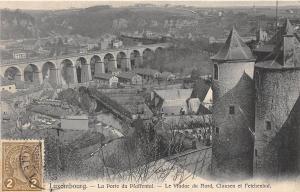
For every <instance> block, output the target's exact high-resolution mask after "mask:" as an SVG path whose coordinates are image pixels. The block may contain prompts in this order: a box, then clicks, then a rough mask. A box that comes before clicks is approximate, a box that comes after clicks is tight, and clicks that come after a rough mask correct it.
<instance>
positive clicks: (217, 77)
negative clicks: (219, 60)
mask: <svg viewBox="0 0 300 192" xmlns="http://www.w3.org/2000/svg"><path fill="white" fill-rule="evenodd" d="M214 79H215V80H219V66H218V65H217V64H214Z"/></svg>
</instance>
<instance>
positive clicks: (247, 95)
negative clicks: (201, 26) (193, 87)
mask: <svg viewBox="0 0 300 192" xmlns="http://www.w3.org/2000/svg"><path fill="white" fill-rule="evenodd" d="M211 59H212V61H213V65H214V67H213V83H212V89H213V101H214V105H213V110H212V114H213V122H214V130H213V142H212V170H213V174H215V175H217V176H218V177H226V176H230V177H232V176H235V177H238V178H246V177H249V176H252V171H253V151H254V149H253V147H254V135H253V132H254V117H255V114H254V112H255V109H254V102H255V89H254V80H253V75H254V64H255V58H254V57H253V55H252V52H251V50H250V48H249V47H248V46H247V45H246V44H245V43H244V42H243V40H242V38H241V37H240V36H239V35H238V33H237V31H236V30H235V28H234V27H233V28H232V30H231V32H230V34H229V36H228V38H227V40H226V42H225V45H224V46H223V47H222V48H221V49H220V50H219V52H218V53H217V54H216V55H215V56H213V57H211Z"/></svg>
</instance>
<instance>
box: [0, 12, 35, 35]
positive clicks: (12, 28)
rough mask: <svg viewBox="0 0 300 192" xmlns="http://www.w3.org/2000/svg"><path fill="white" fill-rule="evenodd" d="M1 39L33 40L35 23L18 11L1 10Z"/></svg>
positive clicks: (28, 16)
mask: <svg viewBox="0 0 300 192" xmlns="http://www.w3.org/2000/svg"><path fill="white" fill-rule="evenodd" d="M0 13H1V33H0V34H1V39H3V40H6V39H21V38H33V37H36V36H37V33H38V29H37V28H36V21H35V18H34V17H33V16H31V15H30V14H27V13H24V12H22V11H20V10H15V11H11V10H8V9H4V10H1V12H0Z"/></svg>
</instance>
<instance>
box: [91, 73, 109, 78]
mask: <svg viewBox="0 0 300 192" xmlns="http://www.w3.org/2000/svg"><path fill="white" fill-rule="evenodd" d="M111 77H113V75H112V74H109V73H99V74H95V76H94V78H95V79H107V80H108V79H110V78H111Z"/></svg>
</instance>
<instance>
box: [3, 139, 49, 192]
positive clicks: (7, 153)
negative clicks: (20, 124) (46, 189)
mask: <svg viewBox="0 0 300 192" xmlns="http://www.w3.org/2000/svg"><path fill="white" fill-rule="evenodd" d="M1 143H2V146H1V150H2V170H1V172H2V190H3V191H41V190H42V189H43V147H44V144H43V141H41V140H40V141H39V140H4V141H2V142H1Z"/></svg>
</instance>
